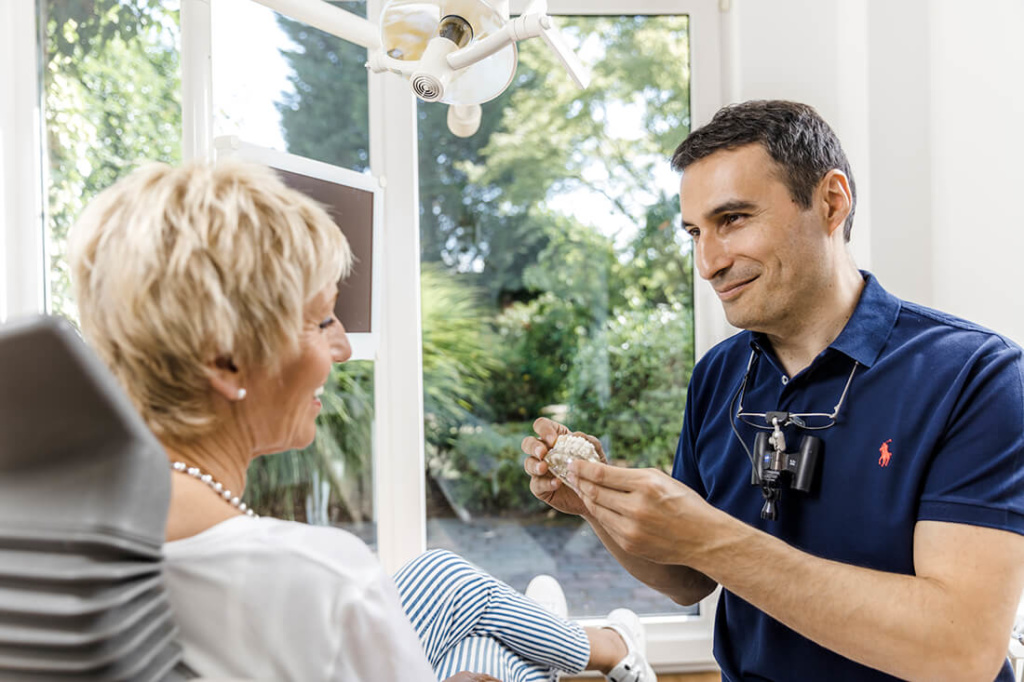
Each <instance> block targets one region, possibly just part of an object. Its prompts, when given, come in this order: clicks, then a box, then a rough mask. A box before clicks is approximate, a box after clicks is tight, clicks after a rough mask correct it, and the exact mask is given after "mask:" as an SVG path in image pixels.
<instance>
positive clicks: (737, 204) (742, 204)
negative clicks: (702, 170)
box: [682, 199, 757, 230]
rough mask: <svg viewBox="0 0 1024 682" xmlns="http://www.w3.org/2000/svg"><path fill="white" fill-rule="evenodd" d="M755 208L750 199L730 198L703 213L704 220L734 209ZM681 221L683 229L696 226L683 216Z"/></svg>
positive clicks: (755, 205) (748, 209) (750, 209)
mask: <svg viewBox="0 0 1024 682" xmlns="http://www.w3.org/2000/svg"><path fill="white" fill-rule="evenodd" d="M756 208H757V204H755V203H753V202H752V201H744V200H743V199H730V200H728V201H724V202H722V203H721V204H719V205H718V206H715V207H714V208H712V209H710V210H709V211H708V212H707V213H705V214H704V220H707V221H708V222H710V221H712V220H714V219H715V218H716V217H718V216H720V215H722V214H725V213H733V212H735V211H753V210H755V209H756ZM682 222H683V229H684V230H685V229H687V228H690V227H696V225H694V224H693V223H690V222H687V221H686V219H685V218H684V219H683V221H682Z"/></svg>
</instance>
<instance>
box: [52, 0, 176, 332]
mask: <svg viewBox="0 0 1024 682" xmlns="http://www.w3.org/2000/svg"><path fill="white" fill-rule="evenodd" d="M44 12H45V16H44V23H43V25H44V27H45V42H44V48H43V49H44V74H43V78H44V81H43V99H44V115H45V121H46V133H47V158H48V180H49V182H48V184H47V188H46V189H47V192H46V194H47V228H48V229H47V238H48V251H49V254H50V273H51V276H50V291H51V296H52V299H51V300H52V309H53V311H54V312H56V313H61V314H64V315H66V316H68V317H70V318H71V319H73V320H77V317H78V316H77V312H76V309H75V307H74V305H73V302H72V301H71V295H70V280H69V273H68V268H67V259H66V252H65V243H66V238H67V232H68V230H69V229H70V227H71V225H72V224H73V223H74V221H75V220H76V219H77V218H78V215H79V214H80V213H81V212H82V210H83V209H84V208H85V206H86V205H87V204H88V203H89V201H91V200H92V198H93V197H94V196H96V194H98V193H99V192H101V191H102V190H104V189H106V188H107V187H109V186H110V185H112V184H113V183H114V182H115V181H117V180H118V179H119V178H120V177H121V176H123V175H124V174H126V173H127V172H128V171H130V170H131V169H133V168H134V167H136V166H137V165H139V164H140V163H142V162H143V161H148V160H155V161H166V162H169V163H174V162H176V161H178V160H179V159H180V155H181V104H180V100H179V91H180V76H179V69H178V51H177V47H176V45H175V42H176V39H175V36H176V33H177V22H178V13H177V9H176V3H174V4H172V3H170V2H160V1H158V0H146V1H144V2H136V3H128V2H118V1H116V0H91V1H87V2H60V1H58V0H47V2H46V3H45V4H44ZM126 74H127V76H126Z"/></svg>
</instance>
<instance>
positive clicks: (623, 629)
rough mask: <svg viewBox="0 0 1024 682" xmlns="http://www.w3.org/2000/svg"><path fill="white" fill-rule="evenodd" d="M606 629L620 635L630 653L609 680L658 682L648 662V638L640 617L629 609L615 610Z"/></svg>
mask: <svg viewBox="0 0 1024 682" xmlns="http://www.w3.org/2000/svg"><path fill="white" fill-rule="evenodd" d="M605 627H606V628H610V629H612V630H615V632H617V633H619V636H620V637H622V641H624V642H625V643H626V649H627V650H628V651H629V653H627V654H626V657H625V658H623V659H622V660H621V661H619V662H618V664H617V665H616V666H615V667H614V668H612V670H611V672H610V673H608V675H607V678H608V679H609V680H610V681H611V682H657V680H658V677H657V675H655V674H654V669H653V668H651V664H650V663H648V662H647V638H646V636H645V635H644V626H643V623H641V622H640V617H639V616H637V615H636V614H635V613H633V612H632V611H630V610H629V609H615V610H614V611H612V612H611V613H609V614H608V624H607V625H605Z"/></svg>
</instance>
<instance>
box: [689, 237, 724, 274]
mask: <svg viewBox="0 0 1024 682" xmlns="http://www.w3.org/2000/svg"><path fill="white" fill-rule="evenodd" d="M708 232H710V230H709V231H708ZM695 247H696V248H695V249H694V251H695V253H694V256H695V262H696V264H697V274H699V275H700V276H701V279H706V280H710V279H713V278H714V276H715V275H717V274H718V273H719V272H721V271H722V270H725V269H726V268H728V267H729V266H730V265H732V254H731V252H730V251H729V248H728V245H727V244H725V243H723V242H722V240H721V239H718V238H717V237H715V236H714V234H707V233H705V234H701V236H700V239H698V240H697V243H696V244H695Z"/></svg>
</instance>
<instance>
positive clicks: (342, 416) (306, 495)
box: [210, 0, 377, 547]
mask: <svg viewBox="0 0 1024 682" xmlns="http://www.w3.org/2000/svg"><path fill="white" fill-rule="evenodd" d="M336 4H338V6H340V7H342V8H344V9H346V10H348V11H350V12H353V13H355V14H358V15H360V16H365V14H366V2H365V0H350V1H347V2H340V3H336ZM210 10H211V20H212V21H211V25H212V31H211V38H212V41H211V42H212V51H211V56H212V69H213V74H212V75H213V83H212V85H213V131H214V135H215V136H217V137H218V138H221V137H226V136H233V137H237V138H239V140H241V141H242V142H245V143H249V144H253V145H257V146H259V147H263V148H267V149H272V150H278V151H283V152H288V153H290V154H295V155H297V156H300V157H304V158H306V159H312V160H314V161H320V162H323V163H326V164H330V165H331V166H334V167H339V168H347V169H350V170H354V171H357V172H369V165H370V153H369V144H370V139H369V138H370V131H369V120H368V119H369V115H368V108H367V100H368V85H367V72H366V69H365V68H364V66H363V65H364V63H365V62H366V50H365V49H363V48H361V47H358V46H356V45H353V44H351V43H348V42H346V41H344V40H341V39H340V38H336V37H334V36H332V35H329V34H327V33H324V32H323V31H319V30H317V29H315V28H311V27H309V26H307V25H305V24H303V23H301V22H298V21H295V20H293V19H290V18H288V17H286V16H283V15H281V14H278V13H277V12H274V11H272V10H270V9H267V8H266V7H263V6H261V5H258V4H257V3H255V2H252V0H219V1H218V2H217V3H212V4H211V6H210ZM240 28H241V29H243V30H240ZM286 181H289V182H291V181H294V178H292V179H289V178H287V177H286ZM340 227H341V228H342V230H343V231H344V230H345V225H344V224H341V225H340ZM356 267H359V266H358V264H357V266H356ZM322 401H323V409H322V410H321V413H320V419H319V420H318V422H317V438H316V440H315V441H314V443H313V444H312V445H310V446H309V447H308V448H306V449H304V450H301V451H297V452H286V453H281V454H277V455H269V456H266V457H261V458H259V459H257V460H256V461H254V462H253V463H252V465H251V466H250V468H249V483H248V487H247V489H246V499H247V501H248V502H249V503H250V504H251V505H252V506H253V508H255V509H256V510H257V511H258V512H259V513H260V514H265V515H269V516H275V517H278V518H285V519H295V520H299V521H307V522H309V523H315V524H321V525H329V524H330V525H337V526H340V527H344V528H346V529H347V530H349V531H351V532H353V533H355V534H356V535H358V536H360V537H361V538H362V539H363V540H364V541H365V542H366V543H367V544H369V545H370V546H371V547H375V546H376V544H377V533H376V526H375V523H374V517H375V514H374V495H373V487H374V486H373V482H374V477H373V469H374V467H373V433H372V430H373V428H372V427H373V423H374V362H373V360H372V359H365V358H364V359H359V360H351V361H349V362H347V363H345V364H344V365H339V366H336V367H335V368H334V369H333V371H332V373H331V378H330V380H329V381H328V384H327V390H326V391H325V394H324V396H323V397H322Z"/></svg>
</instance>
